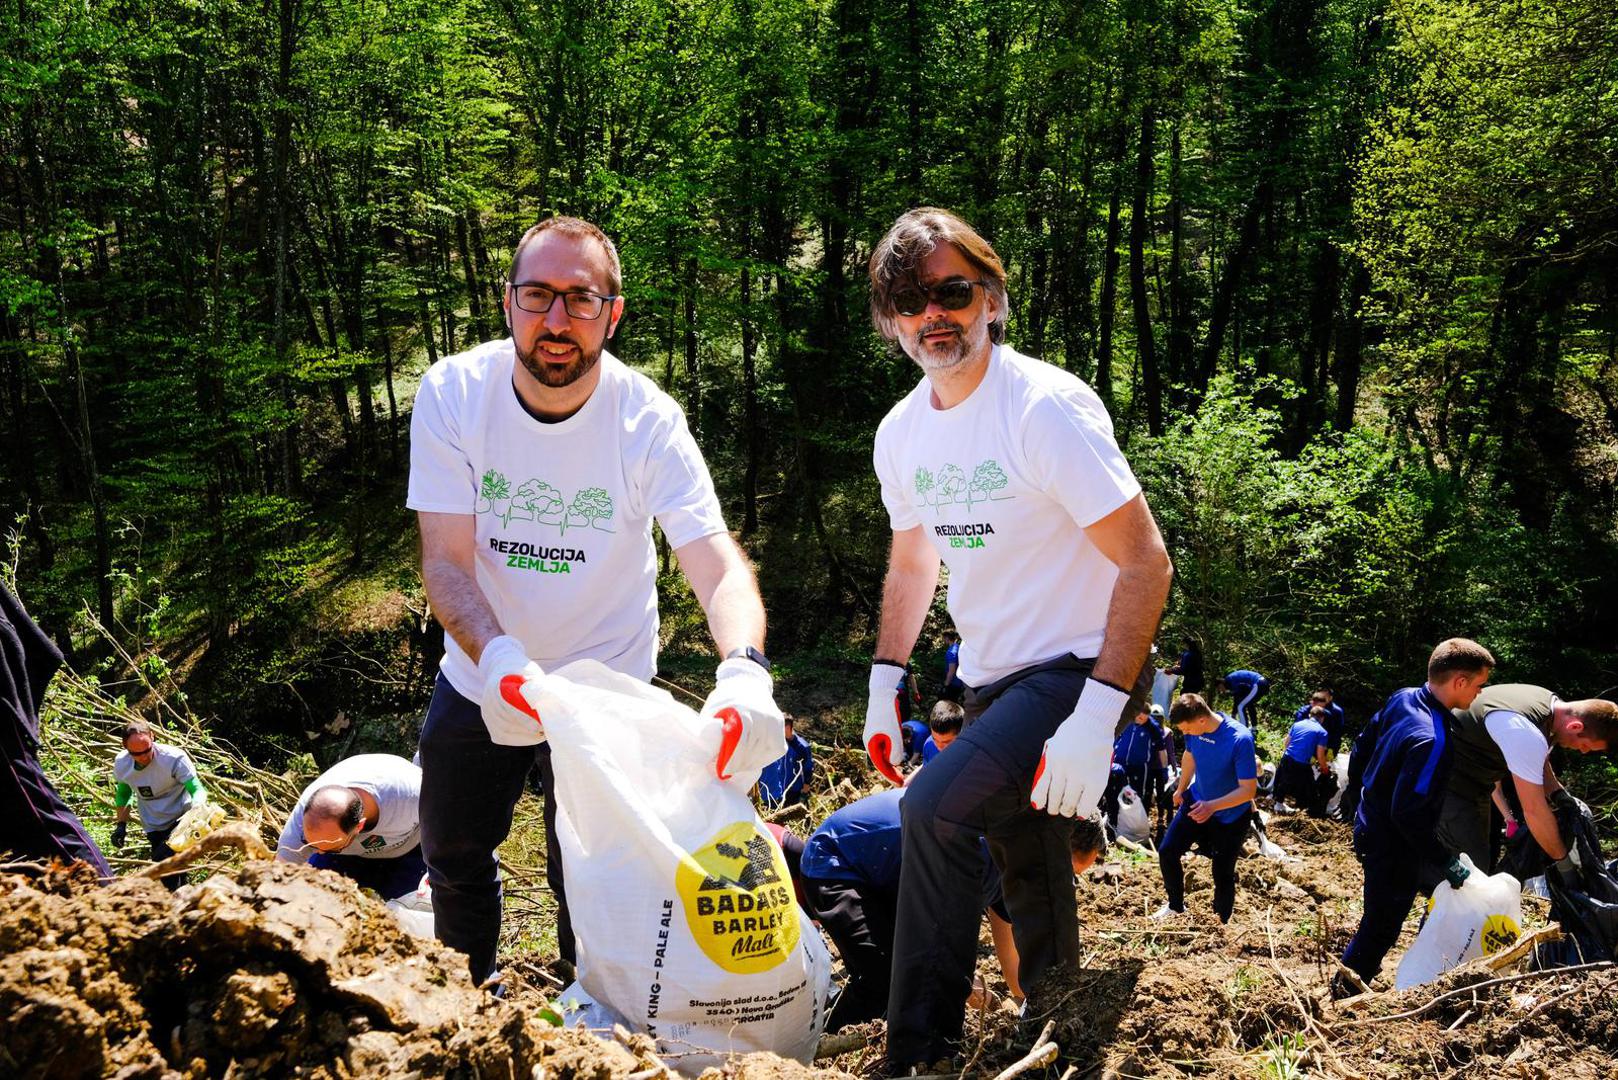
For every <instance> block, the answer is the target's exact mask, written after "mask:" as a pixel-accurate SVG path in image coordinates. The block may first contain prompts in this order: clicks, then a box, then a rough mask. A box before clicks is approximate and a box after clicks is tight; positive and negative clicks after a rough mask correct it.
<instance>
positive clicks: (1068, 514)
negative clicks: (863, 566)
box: [875, 345, 1140, 686]
mask: <svg viewBox="0 0 1618 1080" xmlns="http://www.w3.org/2000/svg"><path fill="white" fill-rule="evenodd" d="M875 460H876V474H877V477H878V478H879V479H880V480H881V481H882V501H883V503H884V504H885V505H886V506H887V508H888V518H889V520H890V521H891V523H892V525H893V528H894V529H895V530H896V531H900V532H903V531H905V530H907V529H913V528H916V527H917V526H921V527H922V528H923V529H924V530H925V532H926V535H927V537H928V539H930V540H931V541H932V543H933V546H934V547H935V548H936V549H937V550H938V553H939V555H940V556H942V558H943V560H944V563H945V565H946V566H948V567H949V612H950V616H951V617H952V618H953V619H954V621H955V627H956V629H957V630H959V631H960V634H961V661H960V675H961V678H962V679H963V680H964V681H965V682H966V683H967V684H968V685H971V686H984V685H986V684H988V683H991V682H994V681H995V680H996V679H999V678H1002V677H1004V676H1006V675H1010V674H1011V673H1012V672H1015V671H1019V670H1021V669H1023V668H1025V667H1029V666H1031V665H1033V664H1037V663H1040V662H1042V661H1045V660H1051V659H1054V658H1056V657H1058V656H1062V655H1064V654H1066V653H1072V654H1074V655H1075V656H1079V657H1092V656H1096V655H1097V654H1099V652H1100V651H1101V642H1102V638H1103V636H1104V634H1105V631H1106V624H1107V605H1108V604H1109V603H1110V602H1111V600H1112V586H1113V583H1114V582H1115V581H1116V580H1117V578H1118V568H1117V567H1116V566H1115V565H1113V563H1112V562H1110V561H1109V560H1108V559H1107V557H1106V556H1104V555H1103V554H1101V552H1100V551H1099V550H1098V549H1097V548H1096V546H1095V545H1094V544H1092V543H1090V541H1089V540H1088V539H1087V538H1086V537H1085V535H1084V527H1085V526H1088V525H1093V524H1094V523H1095V522H1097V521H1100V520H1101V519H1102V518H1104V517H1106V516H1107V515H1108V514H1110V513H1112V512H1113V511H1114V510H1116V509H1118V508H1119V507H1120V506H1122V505H1124V503H1126V502H1128V501H1129V500H1130V499H1132V498H1134V497H1135V496H1136V495H1137V494H1138V493H1139V492H1140V484H1139V483H1138V482H1137V481H1136V480H1135V475H1134V473H1133V472H1132V471H1131V470H1130V468H1129V463H1128V462H1127V461H1125V460H1124V456H1123V454H1122V453H1121V452H1120V451H1119V449H1118V444H1117V443H1116V442H1115V441H1114V440H1113V434H1112V420H1111V418H1109V417H1108V416H1107V411H1106V409H1105V408H1104V407H1103V406H1102V404H1101V399H1100V398H1099V397H1097V396H1096V394H1095V391H1093V390H1091V389H1090V388H1089V387H1088V386H1086V385H1085V384H1084V383H1083V382H1081V381H1080V380H1079V379H1078V378H1077V377H1076V376H1073V375H1070V374H1068V373H1067V372H1065V371H1062V370H1061V369H1060V368H1057V367H1053V366H1052V365H1050V364H1046V363H1043V362H1041V361H1039V360H1033V359H1030V358H1029V357H1026V356H1022V355H1021V354H1019V353H1017V352H1016V351H1014V350H1012V349H1011V348H1009V347H1007V346H1004V345H1001V346H996V347H995V348H994V351H993V353H992V355H991V356H990V359H989V369H988V371H987V372H986V373H985V374H984V377H983V382H982V383H980V384H979V385H978V387H977V389H975V390H974V391H972V394H971V396H969V397H968V398H967V399H966V400H965V401H963V402H961V403H960V404H959V405H956V406H955V407H954V408H952V409H944V410H941V409H938V408H936V407H935V406H934V405H933V403H932V388H931V385H930V384H929V383H928V381H927V380H926V379H925V378H924V379H922V380H921V382H920V383H919V384H918V385H917V386H916V388H915V389H914V390H912V391H911V392H910V393H909V394H908V395H907V396H906V397H905V398H904V400H902V401H900V402H899V404H897V405H895V406H894V407H893V410H892V411H891V412H889V413H888V415H887V417H886V418H885V419H884V420H883V421H882V424H881V426H880V427H878V428H877V432H876V454H875Z"/></svg>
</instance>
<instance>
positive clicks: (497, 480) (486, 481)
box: [473, 469, 511, 514]
mask: <svg viewBox="0 0 1618 1080" xmlns="http://www.w3.org/2000/svg"><path fill="white" fill-rule="evenodd" d="M509 498H511V481H510V480H507V479H506V478H505V476H504V475H503V474H502V473H501V472H500V471H499V470H498V469H490V470H489V471H488V472H486V473H484V474H483V480H482V482H481V483H480V484H478V501H477V506H476V507H475V508H474V510H473V513H477V514H490V513H494V504H495V503H497V502H500V501H501V500H502V499H509Z"/></svg>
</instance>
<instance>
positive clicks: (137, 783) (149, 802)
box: [112, 720, 208, 892]
mask: <svg viewBox="0 0 1618 1080" xmlns="http://www.w3.org/2000/svg"><path fill="white" fill-rule="evenodd" d="M112 776H113V780H114V782H115V784H114V788H113V805H115V806H116V807H117V824H115V825H114V826H113V827H112V846H113V847H115V848H117V849H118V850H120V851H122V850H123V847H124V843H125V840H126V838H127V837H128V835H129V804H130V802H131V801H133V800H137V799H138V800H139V802H140V824H141V828H142V829H143V830H145V832H146V842H147V844H148V845H150V847H151V850H152V861H153V862H162V861H163V860H164V859H166V858H168V857H169V856H170V855H173V854H174V849H173V848H171V847H169V835H170V834H171V833H173V832H174V826H176V825H178V824H179V823H180V819H181V818H182V817H184V816H185V813H186V811H187V810H190V809H191V808H192V807H193V806H199V805H201V804H202V803H205V802H207V801H208V792H207V791H206V790H205V789H204V788H203V786H202V781H201V780H200V779H198V778H197V767H196V766H195V765H193V764H192V763H191V757H190V755H188V754H187V753H186V752H185V751H184V750H181V749H180V748H179V747H177V746H170V745H169V744H168V743H160V742H158V741H157V740H156V739H155V738H153V736H152V728H151V725H150V724H148V723H147V722H146V721H144V720H131V721H130V722H129V723H128V724H126V725H125V726H124V748H123V751H122V752H121V753H120V754H119V755H118V756H117V758H115V759H114V760H113V763H112ZM163 884H165V885H167V886H168V887H169V890H170V891H171V892H172V891H173V890H175V889H178V888H179V887H180V886H181V885H183V884H185V875H184V874H170V875H169V876H167V877H165V878H164V879H163Z"/></svg>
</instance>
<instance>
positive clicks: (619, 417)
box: [407, 217, 786, 982]
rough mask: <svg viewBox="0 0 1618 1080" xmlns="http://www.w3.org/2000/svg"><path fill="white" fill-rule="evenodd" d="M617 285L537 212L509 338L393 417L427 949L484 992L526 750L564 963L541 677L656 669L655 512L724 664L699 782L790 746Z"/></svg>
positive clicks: (752, 771)
mask: <svg viewBox="0 0 1618 1080" xmlns="http://www.w3.org/2000/svg"><path fill="white" fill-rule="evenodd" d="M621 275H622V269H621V266H620V263H619V260H618V252H617V249H616V248H615V247H614V246H613V243H612V241H611V240H610V239H608V238H607V236H606V234H605V233H603V232H602V231H601V230H600V229H599V228H597V227H596V226H594V225H592V224H590V223H589V222H585V221H581V220H579V219H577V218H569V217H553V218H550V219H548V220H546V221H543V222H541V223H540V224H538V225H536V226H534V227H533V228H532V229H530V230H528V232H527V233H526V234H524V236H523V237H522V239H521V240H520V241H519V242H518V244H517V250H516V252H515V254H514V255H513V257H512V262H511V272H510V281H509V283H508V284H507V286H506V296H505V315H506V323H507V326H508V327H509V329H510V331H511V336H510V337H508V338H504V339H502V340H499V341H491V342H487V343H485V344H483V345H479V346H477V347H476V348H474V349H471V350H470V351H468V352H464V353H461V354H459V355H457V356H451V357H447V358H445V359H443V360H441V361H440V362H439V363H437V364H435V365H434V366H433V367H432V369H431V370H429V371H428V372H427V374H426V376H425V377H424V379H423V380H422V384H421V390H420V392H419V393H418V394H417V397H416V405H415V411H414V413H413V415H412V417H411V428H410V444H411V445H410V492H409V497H408V500H407V505H408V506H409V507H410V508H411V509H413V510H415V511H417V512H418V520H419V524H420V529H421V561H422V581H423V583H424V584H425V586H426V590H427V598H428V601H429V602H430V603H431V605H432V611H433V614H434V615H435V616H437V618H438V620H439V622H441V623H442V624H443V626H444V629H445V642H444V659H443V662H442V664H441V665H440V667H439V674H438V681H437V685H436V686H435V688H434V691H433V698H432V702H431V704H430V705H429V706H428V709H427V718H426V721H425V723H424V725H423V727H422V733H421V767H422V789H421V830H422V849H423V851H424V852H425V854H426V858H427V866H428V868H429V879H430V881H431V883H432V888H433V906H434V913H435V922H436V926H437V930H438V936H439V938H440V940H442V941H443V942H444V943H445V944H447V945H450V946H452V947H454V948H457V949H460V950H461V951H462V952H464V953H466V954H467V956H468V958H469V959H468V963H469V966H470V969H471V972H472V977H473V979H474V980H477V981H480V982H481V981H483V980H484V979H486V978H487V977H488V976H489V974H490V973H491V971H492V970H493V968H494V963H495V948H496V945H497V943H498V940H499V932H500V898H501V892H500V873H499V865H498V862H497V860H496V859H495V854H494V851H495V848H496V847H497V846H498V845H499V844H500V842H501V841H502V840H504V839H505V838H506V834H507V833H508V832H509V831H510V829H511V818H512V812H513V809H514V808H515V806H516V803H517V799H518V797H519V795H520V794H521V793H522V788H523V782H524V780H525V778H526V777H527V775H528V773H529V771H530V770H531V769H532V767H533V765H534V763H535V760H536V757H537V760H538V764H539V770H540V778H541V785H542V787H543V788H544V789H545V791H546V792H547V795H546V798H545V808H544V817H545V828H546V833H547V834H548V835H547V850H546V855H547V858H546V864H547V865H546V875H547V878H548V880H549V882H550V886H551V890H552V892H553V893H554V895H555V897H556V900H557V903H558V906H559V909H560V910H559V912H558V916H557V944H558V947H559V949H560V951H561V953H562V956H563V958H564V959H566V960H568V961H570V962H571V961H572V960H573V959H574V941H573V932H572V926H571V923H570V921H569V919H568V916H567V897H566V894H565V891H564V888H563V880H562V877H563V875H562V858H561V850H560V847H559V845H558V843H557V840H556V829H555V823H556V804H555V800H554V799H553V798H551V797H550V794H549V793H550V792H552V791H553V790H554V789H553V787H552V784H551V779H552V777H551V758H550V748H549V747H548V746H546V745H544V742H543V740H544V738H545V733H544V718H545V712H546V700H545V699H546V685H547V679H549V678H550V676H548V675H547V674H546V673H547V672H551V671H554V670H555V669H557V668H559V667H561V666H563V665H564V664H567V663H570V662H572V661H574V660H581V659H591V660H598V661H600V662H602V663H604V664H606V665H607V666H608V667H610V668H612V669H613V670H615V671H619V672H622V673H624V674H627V675H631V676H634V677H635V678H639V679H650V678H651V677H652V675H653V674H654V673H655V672H656V670H657V642H658V637H657V626H658V617H657V554H656V550H655V548H654V547H653V543H652V522H653V520H654V519H655V520H656V521H657V523H658V524H659V525H660V526H661V527H662V529H663V535H664V536H665V537H666V538H667V540H668V543H669V546H670V547H671V548H673V550H674V555H675V558H676V559H678V561H679V564H680V568H681V570H683V571H684V573H685V575H686V580H687V581H688V582H689V583H690V585H691V589H692V591H693V592H694V593H695V594H696V597H697V600H698V602H699V603H701V605H702V607H703V610H704V611H705V612H706V613H707V616H708V626H709V629H710V631H711V632H712V634H713V638H714V641H715V643H716V645H717V646H718V651H719V654H720V656H722V657H724V659H723V661H722V662H721V663H720V665H719V670H718V675H717V686H716V688H715V690H714V692H713V694H712V695H710V696H709V698H708V700H707V702H706V704H705V705H704V706H703V715H704V716H707V717H709V718H711V730H712V732H713V745H714V755H715V761H714V766H713V767H714V768H715V769H717V770H718V772H719V774H720V776H721V778H722V779H726V780H729V781H731V782H733V783H736V784H737V785H740V786H744V787H751V785H752V784H753V782H754V780H756V779H757V777H758V773H759V770H760V769H762V768H763V767H764V766H765V765H767V764H769V763H770V762H772V761H774V760H776V759H777V758H779V757H780V756H781V755H782V753H784V752H785V750H786V737H785V725H784V723H783V720H782V715H781V711H780V709H778V708H777V707H776V705H775V701H774V689H773V683H772V681H771V676H770V671H769V661H767V660H766V659H765V658H764V654H763V652H762V649H763V648H764V606H763V604H762V602H761V601H760V599H759V594H758V586H757V584H756V582H755V581H754V578H753V572H752V567H751V566H750V565H749V563H748V561H747V559H746V557H745V556H744V555H743V554H742V552H741V549H740V548H739V547H737V545H736V543H735V542H734V541H733V540H732V539H731V538H730V535H729V533H728V532H726V530H725V522H724V518H723V517H722V516H721V514H720V510H719V501H718V499H717V498H716V497H715V494H714V488H713V481H712V479H711V478H710V477H709V475H708V468H707V465H706V464H704V462H703V460H702V454H701V452H700V451H699V450H698V449H697V445H696V441H695V440H694V439H693V438H692V436H691V432H690V429H689V428H688V427H687V426H686V421H685V416H684V414H683V413H682V412H681V411H680V407H679V406H678V405H677V404H675V402H674V401H673V399H672V398H670V397H669V396H668V395H667V394H665V393H663V391H661V390H659V389H658V388H657V387H656V386H655V385H654V384H653V383H652V381H651V380H650V379H647V378H646V377H645V376H643V375H640V374H639V373H637V372H635V371H632V370H631V369H630V368H628V367H627V366H626V365H624V364H623V363H622V362H621V361H619V360H618V359H617V358H616V357H614V356H613V355H612V354H611V353H609V352H607V351H606V343H607V339H608V338H610V337H611V336H612V335H613V332H614V331H615V330H616V329H617V327H618V322H619V320H620V319H621V318H622V317H623V314H624V298H623V296H622V295H620V293H621V280H620V279H621ZM721 714H723V715H724V716H725V717H727V718H732V721H733V722H732V723H731V725H730V727H729V728H728V729H727V728H726V727H725V725H724V722H723V721H722V720H721V719H720V717H721Z"/></svg>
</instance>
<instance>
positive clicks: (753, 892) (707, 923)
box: [674, 821, 798, 975]
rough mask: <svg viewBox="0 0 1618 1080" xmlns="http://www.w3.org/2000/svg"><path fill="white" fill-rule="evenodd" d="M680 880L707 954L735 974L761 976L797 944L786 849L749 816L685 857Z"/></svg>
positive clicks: (678, 873) (682, 894) (682, 895)
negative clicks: (778, 844)
mask: <svg viewBox="0 0 1618 1080" xmlns="http://www.w3.org/2000/svg"><path fill="white" fill-rule="evenodd" d="M674 887H675V889H676V890H677V891H678V892H679V894H680V899H681V901H683V903H684V906H685V921H686V925H687V926H689V927H690V928H691V936H692V937H694V938H696V939H697V944H698V945H700V946H701V947H702V951H703V954H704V955H706V956H707V957H708V959H709V960H712V961H713V962H714V963H716V964H718V965H719V966H720V967H722V968H724V969H725V970H726V971H728V972H731V973H732V974H735V975H756V974H758V973H759V972H761V971H768V970H770V969H771V968H773V967H775V966H776V965H777V964H779V963H781V962H782V961H783V960H785V959H786V958H787V957H788V956H790V955H792V951H793V950H794V949H796V948H797V947H798V912H797V907H796V904H795V902H794V900H793V895H792V879H791V877H790V876H789V874H788V871H787V864H786V859H785V858H784V857H783V856H782V854H781V849H780V848H778V847H776V846H775V842H774V841H773V840H771V839H770V837H769V836H767V835H766V834H764V833H761V832H759V831H758V830H757V829H755V828H754V827H753V823H752V822H751V821H737V822H733V823H732V824H730V825H727V826H725V827H724V828H723V829H721V830H720V831H719V834H718V835H717V836H715V837H714V838H713V839H712V840H710V841H708V843H707V845H706V846H704V847H703V848H701V849H700V850H697V851H693V852H692V853H691V854H690V855H688V856H686V857H685V858H683V859H681V860H680V867H679V869H678V870H676V871H675V872H674Z"/></svg>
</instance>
